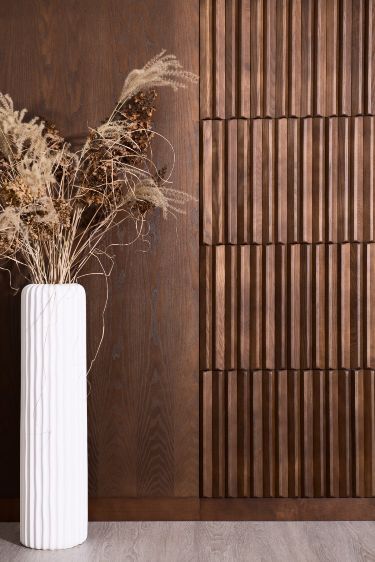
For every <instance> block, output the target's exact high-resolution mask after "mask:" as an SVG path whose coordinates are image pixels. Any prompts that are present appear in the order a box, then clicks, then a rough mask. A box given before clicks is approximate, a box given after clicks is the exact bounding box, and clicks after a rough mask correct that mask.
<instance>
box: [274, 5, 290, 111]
mask: <svg viewBox="0 0 375 562" xmlns="http://www.w3.org/2000/svg"><path fill="white" fill-rule="evenodd" d="M289 38H290V35H289V16H288V0H277V2H276V53H275V61H276V84H275V87H276V91H275V97H276V101H275V112H274V114H273V116H274V117H282V116H284V115H287V114H288V73H289V68H288V51H289V48H290V40H289Z"/></svg>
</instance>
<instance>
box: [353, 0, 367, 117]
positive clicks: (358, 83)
mask: <svg viewBox="0 0 375 562" xmlns="http://www.w3.org/2000/svg"><path fill="white" fill-rule="evenodd" d="M364 5H365V2H364V1H363V0H354V1H353V2H352V59H351V72H352V107H351V113H352V114H353V115H358V114H360V113H362V112H363V107H364V105H363V101H364V100H363V97H364V91H363V86H364V83H363V78H364V75H363V72H364V52H363V49H364V36H363V34H364Z"/></svg>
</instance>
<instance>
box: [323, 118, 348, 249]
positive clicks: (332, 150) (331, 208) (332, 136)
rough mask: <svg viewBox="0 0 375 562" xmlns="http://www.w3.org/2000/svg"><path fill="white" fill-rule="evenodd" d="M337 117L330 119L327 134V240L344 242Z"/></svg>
mask: <svg viewBox="0 0 375 562" xmlns="http://www.w3.org/2000/svg"><path fill="white" fill-rule="evenodd" d="M338 124H339V121H338V120H337V119H333V118H331V119H328V121H327V125H326V135H327V137H328V139H327V140H328V142H327V146H328V151H327V160H328V166H327V167H326V177H327V208H326V215H325V216H326V237H327V238H326V240H327V242H343V241H344V240H343V239H342V236H343V232H342V230H341V228H340V218H341V215H340V210H339V205H340V202H339V201H340V196H339V191H338V187H339V184H338V177H339V173H340V172H339V136H338Z"/></svg>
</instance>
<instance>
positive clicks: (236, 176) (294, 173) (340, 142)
mask: <svg viewBox="0 0 375 562" xmlns="http://www.w3.org/2000/svg"><path fill="white" fill-rule="evenodd" d="M202 147H203V172H202V196H203V206H202V211H203V228H202V237H203V240H202V241H203V243H204V244H248V243H254V244H272V243H298V242H299V243H303V242H306V243H319V242H348V241H349V242H370V241H374V240H375V224H374V204H375V176H374V165H373V162H374V156H375V118H374V117H338V118H337V117H334V118H319V117H317V118H307V119H294V118H293V119H262V120H260V119H251V120H243V119H240V120H228V121H219V120H212V121H203V123H202Z"/></svg>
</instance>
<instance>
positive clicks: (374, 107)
mask: <svg viewBox="0 0 375 562" xmlns="http://www.w3.org/2000/svg"><path fill="white" fill-rule="evenodd" d="M365 6H366V9H367V13H366V15H365V26H366V29H365V35H366V38H365V45H366V53H365V62H364V68H365V86H364V88H365V91H364V99H365V107H364V112H365V113H369V114H371V113H372V114H374V113H375V5H374V1H373V0H368V2H366V4H365Z"/></svg>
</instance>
